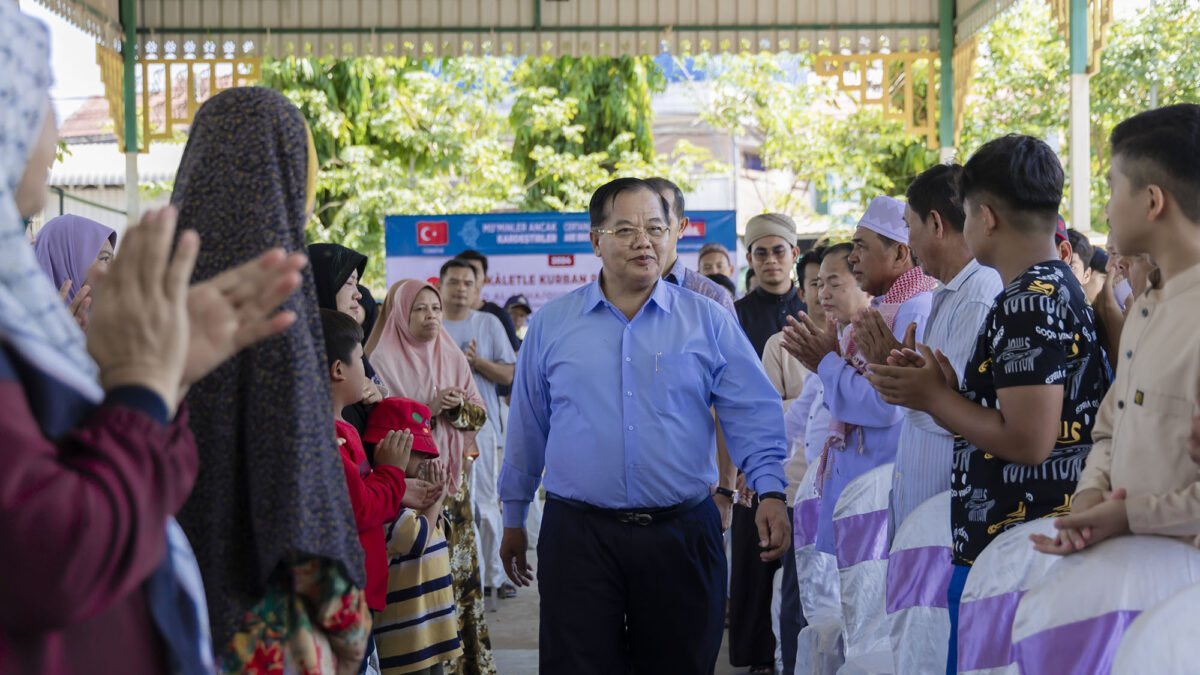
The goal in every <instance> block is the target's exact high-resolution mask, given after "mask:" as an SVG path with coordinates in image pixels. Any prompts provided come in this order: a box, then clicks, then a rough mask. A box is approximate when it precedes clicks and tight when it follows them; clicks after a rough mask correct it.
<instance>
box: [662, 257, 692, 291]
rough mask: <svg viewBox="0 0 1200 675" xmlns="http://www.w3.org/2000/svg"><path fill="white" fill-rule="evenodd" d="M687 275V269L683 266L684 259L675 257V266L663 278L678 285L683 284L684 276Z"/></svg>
mask: <svg viewBox="0 0 1200 675" xmlns="http://www.w3.org/2000/svg"><path fill="white" fill-rule="evenodd" d="M686 273H687V267H686V266H685V265H684V264H683V258H680V257H679V256H678V255H676V256H675V264H674V265H671V269H670V270H668V271H667V275H666V276H665V277H663V278H664V279H666V280H667V281H670V282H671V283H673V284H676V285H682V284H683V275H684V274H686Z"/></svg>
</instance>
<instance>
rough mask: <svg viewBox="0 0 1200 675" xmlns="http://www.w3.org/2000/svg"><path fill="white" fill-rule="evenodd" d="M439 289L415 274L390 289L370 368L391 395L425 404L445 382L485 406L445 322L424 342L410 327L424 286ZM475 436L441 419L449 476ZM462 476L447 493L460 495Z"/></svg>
mask: <svg viewBox="0 0 1200 675" xmlns="http://www.w3.org/2000/svg"><path fill="white" fill-rule="evenodd" d="M426 288H428V289H430V290H432V291H433V292H434V293H437V294H438V299H439V300H441V297H442V296H441V293H438V290H437V289H436V288H434V287H433V286H430V285H429V284H428V283H426V282H424V281H418V280H416V279H405V280H403V281H398V282H396V284H395V285H393V286H392V288H391V290H390V291H388V293H389V295H391V303H390V304H391V308H392V313H391V314H390V315H389V316H388V317H387V321H386V323H385V324H384V325H383V326H382V329H381V333H380V336H379V342H378V344H376V345H375V351H373V352H371V356H370V361H371V367H372V368H374V369H375V372H376V374H378V375H379V378H380V379H381V380H382V381H383V383H384V385H386V386H387V388H388V395H389V396H403V397H404V398H411V399H413V400H416V401H421V402H422V403H424V402H426V401H429V400H430V399H432V398H433V396H434V394H435V393H436V392H437V391H439V390H441V389H444V388H446V387H459V388H460V389H465V390H466V392H467V400H468V401H470V402H471V403H474V404H475V405H478V406H480V407H483V399H482V398H481V397H480V395H479V389H477V388H476V387H475V377H474V375H472V374H471V366H470V364H469V363H467V357H466V356H465V355H463V353H462V350H461V349H459V348H458V345H457V344H455V342H454V339H453V338H451V337H450V334H449V333H447V332H446V329H445V328H444V327H443V328H442V329H441V331H440V332H439V333H438V336H437V337H436V338H434V339H433V340H430V341H429V342H421V341H420V340H418V339H417V338H416V336H414V335H413V334H412V332H411V331H409V329H408V318H409V315H410V314H412V307H413V304H414V303H415V302H416V300H417V294H418V293H420V292H421V291H422V290H424V289H426ZM474 438H475V432H474V431H463V430H461V429H455V428H454V427H453V426H452V425H451V424H450V423H449V422H448V421H446V419H445V418H442V419H439V420H438V421H437V426H436V427H434V429H433V440H434V442H435V443H437V447H438V450H439V451H440V452H441V456H442V457H444V458H445V460H446V468H447V474H446V475H447V476H450V477H455V476H458V477H461V476H462V456H463V451H464V450H465V449H466V448H467V446H469V445H470V444H471V441H472V439H474ZM459 480H460V478H454V479H453V480H448V482H447V492H449V493H450V494H452V495H453V494H458V484H459Z"/></svg>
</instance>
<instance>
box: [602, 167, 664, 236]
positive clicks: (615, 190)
mask: <svg viewBox="0 0 1200 675" xmlns="http://www.w3.org/2000/svg"><path fill="white" fill-rule="evenodd" d="M630 190H646V191H648V192H650V193H651V194H653V195H654V196H655V197H658V201H659V204H660V205H661V206H662V212H663V217H664V218H666V222H670V221H671V213H670V211H671V209H670V207H669V206H667V200H665V199H663V196H662V194H660V193H659V191H658V190H655V189H654V186H653V185H651V184H650V183H647V182H646V181H644V180H642V179H641V178H618V179H616V180H613V181H609V182H607V183H605V184H604V185H601V186H600V187H599V188H597V189H596V191H595V192H594V193H592V201H591V202H590V203H589V204H588V220H590V221H591V223H592V227H600V226H601V225H603V224H604V221H605V220H608V214H609V211H610V210H611V207H612V203H613V200H615V199H616V198H617V195H619V194H621V193H622V192H628V191H630Z"/></svg>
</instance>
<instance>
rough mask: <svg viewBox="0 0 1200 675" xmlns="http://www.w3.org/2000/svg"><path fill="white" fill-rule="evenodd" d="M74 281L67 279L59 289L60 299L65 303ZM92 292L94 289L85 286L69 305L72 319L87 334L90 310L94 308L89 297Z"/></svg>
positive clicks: (68, 308) (68, 309)
mask: <svg viewBox="0 0 1200 675" xmlns="http://www.w3.org/2000/svg"><path fill="white" fill-rule="evenodd" d="M71 284H72V281H71V280H70V279H67V280H66V281H64V282H63V285H62V287H61V288H59V289H58V297H59V298H61V299H62V301H63V302H64V303H66V302H67V294H68V293H70V292H71ZM91 292H92V287H91V286H88V285H87V284H84V285H83V287H82V288H80V289H79V292H78V293H76V294H75V297H74V298H72V299H71V302H70V303H67V311H68V312H70V313H71V318H73V319H75V323H77V324H79V328H80V330H82V331H83V332H85V333H86V332H87V327H88V310H90V309H91V308H92V299H91V298H89V297H88V295H89V294H90V293H91Z"/></svg>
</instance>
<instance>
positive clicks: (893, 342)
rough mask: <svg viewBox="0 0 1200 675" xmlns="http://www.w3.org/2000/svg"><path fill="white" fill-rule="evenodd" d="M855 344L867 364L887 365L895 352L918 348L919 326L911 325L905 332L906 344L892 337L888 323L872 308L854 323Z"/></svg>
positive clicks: (859, 316) (856, 318) (860, 315)
mask: <svg viewBox="0 0 1200 675" xmlns="http://www.w3.org/2000/svg"><path fill="white" fill-rule="evenodd" d="M853 324H854V344H855V345H857V346H858V353H860V354H862V356H863V358H864V359H866V360H867V363H870V364H874V365H877V366H883V365H887V363H888V357H889V356H891V353H892V352H893V351H899V350H902V349H904V348H906V347H907V348H908V349H916V348H917V324H915V323H910V324H908V328H906V329H905V331H904V342H900V341H899V340H897V339H896V338H895V336H893V335H892V329H891V328H888V325H887V321H886V320H884V318H883V315H882V314H880V313H879V310H877V309H875V308H874V307H870V308H868V309H866V310H864V311H862V312H861V313H860V314H859V315H858V316H857V317H855V319H854V321H853Z"/></svg>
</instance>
